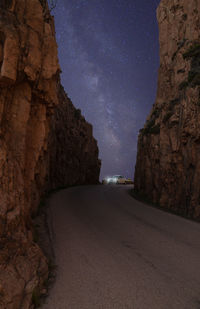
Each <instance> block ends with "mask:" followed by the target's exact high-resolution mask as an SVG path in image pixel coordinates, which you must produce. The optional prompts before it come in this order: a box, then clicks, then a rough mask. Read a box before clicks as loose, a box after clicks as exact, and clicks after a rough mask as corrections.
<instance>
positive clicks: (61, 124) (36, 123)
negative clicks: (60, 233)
mask: <svg viewBox="0 0 200 309" xmlns="http://www.w3.org/2000/svg"><path fill="white" fill-rule="evenodd" d="M59 73H60V67H59V63H58V59H57V45H56V41H55V30H54V21H53V17H51V16H50V13H49V10H48V7H47V3H46V1H44V0H40V1H39V0H1V1H0V308H1V309H18V308H19V309H24V308H30V307H31V302H32V300H34V301H35V302H37V299H38V294H39V290H40V288H41V286H42V285H43V282H44V280H45V279H46V278H47V276H48V266H47V260H46V258H45V257H44V255H43V253H42V251H41V250H40V248H39V246H38V245H37V244H36V243H35V242H34V237H33V224H32V219H31V216H32V215H34V214H35V213H36V212H37V207H38V204H39V201H40V198H41V196H42V195H43V194H45V192H46V191H47V190H50V189H53V188H56V187H59V186H68V185H74V184H85V183H97V182H98V177H99V171H100V161H99V160H98V148H97V143H96V141H95V139H94V138H93V137H92V126H91V125H90V124H88V123H87V122H86V121H85V119H84V118H83V116H81V113H80V111H79V110H77V109H75V108H74V106H73V105H72V103H71V101H70V100H69V99H68V97H67V95H66V94H65V93H64V90H63V88H62V86H61V85H60V78H59Z"/></svg>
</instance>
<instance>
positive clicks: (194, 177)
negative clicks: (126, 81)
mask: <svg viewBox="0 0 200 309" xmlns="http://www.w3.org/2000/svg"><path fill="white" fill-rule="evenodd" d="M157 18H158V23H159V30H160V35H159V39H160V69H159V77H158V91H157V99H156V102H155V104H154V105H153V108H152V110H151V113H150V115H149V117H148V118H147V121H146V124H145V126H144V128H143V129H142V130H140V134H139V139H138V154H137V163H136V168H135V191H136V192H138V193H140V194H141V195H145V196H146V197H147V198H148V199H150V200H151V201H152V202H154V203H156V204H159V205H160V206H161V207H163V208H168V209H173V210H174V211H176V212H178V213H180V214H183V215H185V216H188V217H193V218H196V219H197V218H198V219H200V160H199V159H200V1H199V0H190V1H188V0H162V1H161V3H160V5H159V7H158V10H157Z"/></svg>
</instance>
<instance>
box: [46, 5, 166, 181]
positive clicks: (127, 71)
mask: <svg viewBox="0 0 200 309" xmlns="http://www.w3.org/2000/svg"><path fill="white" fill-rule="evenodd" d="M159 2H160V1H159V0H109V1H108V0H72V1H70V0H58V4H57V7H56V8H55V9H54V10H53V11H52V14H53V15H54V16H55V24H56V36H57V43H58V50H59V60H60V65H61V69H62V75H61V78H62V84H63V86H64V88H65V90H66V92H67V94H68V96H69V97H70V98H71V100H72V102H73V104H74V105H75V106H76V107H77V108H80V109H81V111H82V114H83V115H84V116H85V118H86V120H87V121H89V122H90V123H91V124H92V125H93V133H94V136H95V138H96V139H97V140H98V146H99V151H100V158H101V159H102V168H101V178H102V177H104V176H106V175H113V174H121V175H124V176H126V177H131V178H133V174H134V166H135V159H136V153H137V136H138V131H139V129H140V128H141V127H143V124H144V122H145V119H146V117H147V115H148V113H149V112H150V109H151V107H152V105H153V103H154V101H155V95H156V87H157V73H158V66H159V53H158V48H159V44H158V27H157V21H156V8H157V6H158V4H159Z"/></svg>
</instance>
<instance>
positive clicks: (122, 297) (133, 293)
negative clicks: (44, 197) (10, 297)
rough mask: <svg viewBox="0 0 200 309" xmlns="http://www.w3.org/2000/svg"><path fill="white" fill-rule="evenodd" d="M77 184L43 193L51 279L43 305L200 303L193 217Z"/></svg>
mask: <svg viewBox="0 0 200 309" xmlns="http://www.w3.org/2000/svg"><path fill="white" fill-rule="evenodd" d="M128 189H130V186H128V187H127V186H84V187H75V188H70V189H67V190H63V191H60V192H58V193H56V194H55V195H54V196H53V197H52V198H51V200H50V210H51V213H52V218H53V229H54V233H55V235H54V249H55V252H56V263H57V265H58V274H57V280H56V283H55V285H54V287H53V288H52V290H51V291H50V295H49V297H48V298H47V300H46V305H44V306H43V308H46V309H193V308H194V309H200V224H198V223H195V222H191V221H188V220H185V219H183V218H181V217H178V216H174V215H171V214H169V213H166V212H162V211H160V210H158V209H155V208H152V207H150V206H147V205H144V204H142V203H140V202H138V201H136V200H134V199H133V198H132V197H131V196H129V194H128Z"/></svg>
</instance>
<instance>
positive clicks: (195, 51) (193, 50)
mask: <svg viewBox="0 0 200 309" xmlns="http://www.w3.org/2000/svg"><path fill="white" fill-rule="evenodd" d="M199 56H200V43H195V44H194V45H193V46H191V47H190V48H189V49H188V51H186V52H185V53H184V54H183V58H184V59H189V58H193V57H199Z"/></svg>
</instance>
